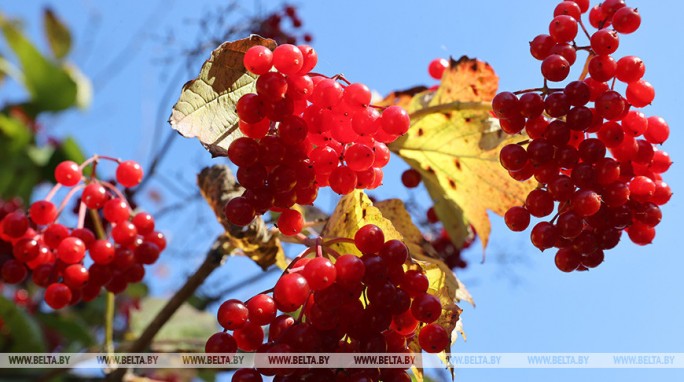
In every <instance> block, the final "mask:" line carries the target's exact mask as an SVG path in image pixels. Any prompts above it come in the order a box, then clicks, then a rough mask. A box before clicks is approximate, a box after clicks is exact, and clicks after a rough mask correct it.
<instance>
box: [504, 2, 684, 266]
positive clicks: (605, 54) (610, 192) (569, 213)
mask: <svg viewBox="0 0 684 382" xmlns="http://www.w3.org/2000/svg"><path fill="white" fill-rule="evenodd" d="M588 10H589V1H588V0H576V1H563V2H561V3H560V4H558V6H557V7H556V9H555V11H554V16H555V17H554V19H553V20H552V21H551V24H550V25H549V34H548V35H546V34H542V35H539V36H537V37H535V38H534V40H533V41H532V42H531V43H530V51H531V53H532V56H534V57H535V58H536V59H538V60H542V64H541V72H542V75H543V76H544V87H543V88H540V89H530V90H524V91H520V92H516V93H511V92H502V93H499V94H497V95H496V97H495V98H494V100H493V102H492V108H493V111H494V113H495V114H496V116H497V117H499V118H500V121H501V127H502V128H503V129H504V130H505V131H506V132H507V133H510V134H514V133H518V132H520V131H522V130H523V129H524V130H525V131H526V132H527V135H528V136H529V138H530V140H529V144H527V147H524V145H523V144H522V143H521V144H511V145H507V146H505V147H504V148H503V149H502V150H501V153H500V161H501V164H502V165H503V167H504V168H506V169H507V170H508V172H509V174H510V176H511V177H512V178H514V179H516V180H521V181H522V180H526V179H529V178H531V177H533V176H534V178H535V179H536V180H537V181H538V182H539V187H538V188H537V189H535V190H533V191H532V192H530V193H529V195H528V196H527V199H526V202H525V205H524V206H519V207H513V208H511V209H510V210H508V211H507V212H506V214H505V221H506V224H507V225H508V227H509V228H510V229H511V230H513V231H523V230H525V229H526V228H527V227H528V225H529V224H530V215H532V216H534V217H538V218H543V217H546V216H549V215H551V214H552V213H553V212H554V210H555V209H557V213H556V215H555V216H554V217H553V218H552V219H551V221H542V222H540V223H537V224H536V225H535V226H534V228H533V229H532V234H531V240H532V243H533V244H534V245H535V246H536V247H538V248H539V249H541V250H545V249H547V248H552V247H556V248H559V250H558V252H557V254H556V258H555V260H556V266H557V267H558V268H559V269H560V270H562V271H565V272H571V271H574V270H586V269H588V268H593V267H596V266H598V265H599V264H600V263H601V262H602V261H603V259H604V252H603V251H604V250H607V249H611V248H613V247H615V246H616V245H617V244H618V242H619V240H620V237H621V234H622V231H623V230H624V231H626V232H627V234H628V235H629V238H630V239H631V240H632V241H633V242H634V243H636V244H639V245H646V244H649V243H651V241H652V240H653V238H654V237H655V228H654V227H655V226H656V225H657V224H658V223H659V222H660V220H661V217H662V214H661V211H660V207H659V206H661V205H663V204H665V203H667V201H668V200H669V199H670V197H671V195H672V191H671V190H670V187H669V186H668V185H667V184H666V183H665V182H663V180H662V177H661V174H662V173H664V172H665V171H667V169H668V168H669V167H670V165H671V164H672V161H671V160H670V157H669V155H668V154H667V153H666V152H664V151H661V150H659V149H658V148H657V147H656V145H659V144H662V143H663V142H665V140H666V139H667V138H668V136H669V127H668V125H667V123H666V122H665V121H664V120H663V119H662V118H661V117H657V116H650V117H647V116H646V115H644V114H643V113H642V112H641V111H639V110H637V109H639V108H643V107H645V106H647V105H649V104H650V103H651V101H653V99H654V97H655V91H654V90H653V86H652V85H651V84H650V83H648V82H647V81H645V80H644V79H643V78H642V77H643V75H644V72H645V65H644V63H643V61H642V60H641V59H640V58H638V57H635V56H624V57H622V58H620V59H618V60H617V61H616V60H615V59H614V58H613V57H612V56H611V55H612V54H613V53H614V52H615V51H616V50H617V48H618V45H619V36H620V35H621V34H628V33H632V32H634V31H636V30H637V29H638V27H639V24H640V23H641V16H640V15H639V13H638V12H637V10H636V9H633V8H630V7H627V6H626V5H625V2H624V1H623V0H606V1H605V2H603V3H602V4H601V5H597V6H595V7H593V8H592V9H591V11H590V12H589V21H590V23H591V25H592V26H593V27H595V28H597V29H598V30H597V31H596V32H594V33H593V34H592V35H589V34H588V32H587V33H586V34H587V37H588V38H589V41H590V45H589V46H586V47H579V46H577V44H576V42H575V38H576V35H577V33H578V27H581V29H582V30H583V31H585V32H586V29H585V27H584V24H583V23H582V19H581V16H582V14H583V13H585V12H587V11H588ZM578 50H585V51H587V52H588V54H589V56H588V58H587V65H586V72H585V73H583V74H582V77H581V78H583V79H580V80H579V81H572V82H570V83H568V84H567V85H565V87H563V88H560V89H551V88H549V87H547V85H546V84H547V81H554V82H557V81H563V80H565V79H566V78H567V76H568V74H569V71H570V67H571V66H572V64H573V63H574V62H575V58H576V53H577V51H578ZM586 74H589V76H588V77H586V78H585V76H586ZM609 82H610V83H609ZM616 85H617V86H624V87H625V91H624V95H623V94H621V93H620V92H619V91H618V90H616V89H617V88H616ZM518 94H520V97H518Z"/></svg>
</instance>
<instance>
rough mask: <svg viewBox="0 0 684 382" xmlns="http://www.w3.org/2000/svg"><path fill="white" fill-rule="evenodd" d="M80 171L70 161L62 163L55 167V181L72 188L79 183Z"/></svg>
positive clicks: (76, 165)
mask: <svg viewBox="0 0 684 382" xmlns="http://www.w3.org/2000/svg"><path fill="white" fill-rule="evenodd" d="M82 176H83V175H82V174H81V169H79V168H78V164H76V163H75V162H72V161H64V162H62V163H60V164H58V165H57V167H55V180H56V181H57V183H59V184H61V185H62V186H66V187H73V186H75V185H77V184H78V182H80V181H81V177H82Z"/></svg>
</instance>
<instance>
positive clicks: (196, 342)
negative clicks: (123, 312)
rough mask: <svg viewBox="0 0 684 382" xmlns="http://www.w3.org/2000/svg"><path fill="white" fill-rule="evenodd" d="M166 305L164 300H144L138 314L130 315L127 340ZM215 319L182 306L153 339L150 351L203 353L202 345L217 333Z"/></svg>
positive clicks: (138, 334) (150, 298)
mask: <svg viewBox="0 0 684 382" xmlns="http://www.w3.org/2000/svg"><path fill="white" fill-rule="evenodd" d="M164 305H166V300H165V299H160V298H152V297H149V298H144V299H142V300H141V301H140V310H133V311H131V317H130V321H129V322H130V326H129V330H130V332H129V333H127V338H128V339H135V338H138V337H139V336H140V334H141V333H142V331H143V330H144V329H145V327H147V325H148V324H149V323H150V322H151V321H152V319H153V318H154V317H155V316H156V315H157V313H158V312H159V311H160V310H161V309H162V307H163V306H164ZM216 331H217V328H216V317H214V315H213V314H210V313H208V312H203V311H199V310H197V309H195V308H193V307H192V306H190V305H189V304H187V303H185V304H183V305H182V306H181V307H180V308H179V309H178V311H176V313H174V315H173V316H172V317H171V319H170V320H169V321H168V322H167V323H166V324H165V325H164V326H163V327H162V328H161V330H160V331H159V333H157V335H156V336H155V337H154V341H153V342H152V345H151V348H152V350H153V351H162V352H166V351H188V352H194V351H202V350H203V349H204V343H205V341H206V340H207V338H209V337H210V336H211V335H212V334H214V333H216Z"/></svg>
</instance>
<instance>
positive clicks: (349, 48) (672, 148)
mask: <svg viewBox="0 0 684 382" xmlns="http://www.w3.org/2000/svg"><path fill="white" fill-rule="evenodd" d="M245 3H247V2H245ZM267 3H271V2H266V1H264V2H263V4H262V6H264V7H265V4H267ZM273 3H275V2H273ZM273 3H271V4H273ZM48 4H51V5H52V6H53V7H54V8H55V10H56V12H57V13H58V14H59V15H61V16H62V17H63V18H64V19H65V20H66V21H67V23H68V24H70V25H71V26H72V28H73V31H74V34H75V39H76V40H75V44H76V50H75V51H74V53H73V55H72V60H73V61H74V62H75V64H76V65H78V66H79V67H81V68H82V69H83V70H84V71H85V73H86V74H87V75H89V76H90V77H91V78H95V79H96V86H97V84H98V82H99V83H102V82H101V81H103V80H104V79H107V82H106V86H105V87H103V88H97V87H96V88H95V99H94V103H93V105H92V107H91V108H90V109H89V110H87V111H84V112H80V111H75V112H70V113H68V114H67V115H64V116H61V117H59V118H48V119H46V120H45V121H44V122H45V125H46V126H47V127H48V129H50V131H51V132H54V133H55V134H57V135H61V134H74V135H76V136H78V137H79V138H80V139H81V141H82V142H83V144H84V146H85V147H86V149H87V150H88V151H89V152H90V153H94V152H97V153H101V154H109V155H113V156H121V157H129V158H133V159H138V160H140V161H141V162H142V163H147V162H148V161H149V151H150V147H156V146H157V145H159V144H160V142H159V140H160V139H161V138H160V137H158V136H155V135H154V134H155V127H157V128H158V129H159V130H161V131H165V130H166V129H168V126H167V125H165V124H164V120H165V118H166V117H167V116H168V114H169V112H170V106H171V105H172V102H173V101H174V99H175V97H176V95H177V94H178V92H179V91H180V86H181V85H182V83H184V82H185V81H187V80H189V79H190V78H191V77H190V76H191V75H194V74H195V73H197V72H198V71H199V64H196V65H195V66H194V67H193V68H191V70H190V72H187V71H183V72H181V73H180V75H179V76H178V77H175V78H172V77H174V74H175V73H174V72H175V71H176V68H177V65H174V64H172V65H169V64H163V63H161V62H160V59H162V58H166V57H169V56H170V54H171V52H177V51H178V49H179V47H181V46H191V44H192V41H193V40H192V37H190V38H189V37H188V36H194V35H195V34H196V31H197V29H196V24H194V23H193V22H191V21H190V20H197V19H198V18H199V17H201V15H202V14H203V13H204V12H205V11H207V10H210V9H212V7H215V6H217V5H222V4H223V2H218V1H201V2H186V1H152V0H150V1H145V2H141V1H137V2H133V1H128V0H126V1H117V2H112V3H104V2H94V1H87V0H72V1H69V2H58V1H17V0H10V1H5V2H4V4H3V5H2V6H1V7H0V9H1V10H2V11H3V12H5V13H6V14H8V15H12V16H18V17H21V18H23V19H24V20H25V21H26V27H27V28H28V31H29V32H30V33H31V34H32V35H33V36H36V38H38V39H39V40H40V41H41V43H42V42H43V41H44V40H43V39H42V35H40V23H39V22H38V20H39V18H38V15H39V12H40V10H41V9H42V7H43V6H44V5H48ZM160 4H163V6H162V5H160ZM418 4H420V5H418ZM555 4H556V2H552V1H541V0H536V1H532V0H524V1H518V2H500V1H489V2H475V1H426V2H420V3H418V2H415V1H375V2H369V1H356V0H353V1H344V2H341V1H338V2H328V1H325V2H324V1H308V2H307V1H301V2H300V3H298V5H299V10H300V14H301V17H302V19H303V20H304V25H305V29H306V30H307V31H309V32H311V33H312V34H313V35H314V39H315V40H314V47H315V48H316V49H317V51H318V54H319V58H320V61H319V68H318V71H320V72H322V73H326V74H335V73H340V72H342V73H344V74H345V76H346V77H347V78H349V79H351V80H353V81H361V82H364V83H366V84H368V85H369V86H371V87H372V88H374V89H376V90H378V91H379V92H380V93H387V92H389V91H391V90H394V89H402V88H408V87H410V86H413V85H418V84H426V83H431V80H430V79H429V77H428V75H427V71H426V68H427V64H428V62H429V61H430V60H431V59H433V58H435V57H447V56H449V55H451V56H454V57H456V58H458V57H460V56H461V55H468V56H471V57H477V58H479V59H482V60H485V61H488V62H489V63H490V64H491V65H492V66H493V67H494V69H495V70H496V72H497V74H498V75H499V77H500V88H501V89H502V90H518V89H524V88H530V87H537V86H540V85H541V84H542V83H541V75H540V73H539V63H538V61H536V60H534V59H533V58H532V57H531V56H530V55H529V53H528V44H527V43H528V41H529V40H531V39H532V38H533V37H534V36H536V35H537V34H540V33H546V31H547V27H548V23H549V22H550V20H551V18H552V14H553V8H554V6H555ZM628 4H629V5H630V6H634V7H638V9H639V11H640V13H641V14H642V25H641V28H640V30H639V31H637V32H636V33H634V34H631V35H628V36H624V37H623V36H621V41H620V49H619V50H618V53H617V55H630V54H633V55H638V56H640V57H641V58H643V59H644V61H645V63H646V68H647V69H646V75H645V78H646V79H647V80H648V81H649V82H651V83H652V84H653V85H654V86H655V89H656V99H655V101H654V102H653V104H652V106H649V107H648V108H647V109H645V112H646V113H647V114H649V115H660V116H662V117H664V118H665V119H666V120H667V121H668V123H669V125H670V127H671V136H670V139H669V141H668V142H667V143H666V144H665V146H664V149H665V150H666V151H668V152H670V154H671V156H672V157H673V159H674V161H675V165H674V166H673V167H672V169H671V170H670V171H669V173H667V174H666V177H665V180H666V181H667V182H668V183H669V184H670V185H671V187H672V189H673V190H674V191H675V197H674V198H673V199H672V200H671V202H670V203H669V204H668V205H667V206H666V207H665V208H664V209H663V214H664V220H663V222H662V223H661V224H660V225H659V226H658V230H657V236H656V239H655V243H654V244H653V245H650V246H647V247H638V246H635V245H633V244H631V243H630V242H628V240H627V239H623V242H622V243H621V244H620V245H619V246H618V247H617V248H616V249H614V250H611V251H610V252H608V253H607V254H606V261H605V263H604V264H602V265H601V266H600V267H598V268H597V269H595V270H592V271H591V272H583V273H572V274H564V273H561V272H559V271H558V270H556V269H555V266H554V264H553V255H552V254H551V253H540V252H539V251H538V250H536V249H535V248H533V247H532V245H531V244H530V243H529V239H528V236H527V235H528V234H529V232H527V233H524V234H513V233H510V232H508V231H507V229H506V228H505V226H504V225H503V223H502V220H501V219H500V218H498V217H493V225H494V227H493V235H492V238H491V243H492V244H491V246H490V247H489V248H488V249H487V254H488V260H487V261H486V262H485V263H484V264H481V263H480V262H479V258H480V250H479V249H478V248H475V249H473V250H472V251H469V252H467V253H466V255H465V256H466V257H467V260H469V263H470V265H469V267H468V269H467V270H465V271H463V272H459V273H458V276H459V277H460V278H461V279H462V280H463V281H464V282H465V283H466V285H468V286H469V288H470V291H471V293H472V294H473V296H474V298H475V301H476V302H477V308H472V307H470V306H463V308H464V312H463V320H464V326H465V330H466V333H467V334H468V342H467V343H465V344H464V343H463V342H462V341H461V340H460V339H459V342H458V343H457V344H456V345H455V346H454V347H453V351H454V352H684V345H682V340H684V327H683V326H682V322H684V306H683V305H682V297H681V296H682V292H683V291H684V287H682V284H681V280H682V277H681V270H682V269H684V252H683V251H682V250H681V247H679V245H680V242H679V239H680V238H679V237H678V234H679V229H678V228H677V226H678V225H679V224H681V223H682V216H683V214H684V211H682V207H681V204H680V201H679V198H678V197H677V193H678V190H681V189H682V187H684V185H683V184H682V176H681V175H682V174H681V168H680V166H678V165H677V162H678V153H679V152H682V144H683V142H684V141H683V140H684V137H683V136H682V133H681V131H680V128H679V126H681V125H682V124H683V122H684V118H683V117H682V113H681V104H682V102H683V101H684V100H683V99H682V95H681V94H682V84H683V81H682V80H681V70H680V67H681V62H682V60H683V59H684V57H683V56H682V55H683V54H684V53H682V50H681V49H680V48H681V47H680V44H679V40H678V39H679V38H680V36H683V35H684V23H682V22H681V14H682V11H684V5H682V4H681V3H680V2H675V1H658V2H653V1H645V0H642V1H628ZM236 17H237V16H236ZM169 31H172V32H173V34H174V35H175V37H176V40H174V41H173V42H171V43H164V42H163V41H164V39H163V38H162V37H164V36H167V35H168V32H169ZM43 45H44V44H43ZM127 45H129V46H131V47H132V49H131V50H130V52H135V54H134V55H133V56H131V57H129V58H127V59H128V60H130V63H127V64H126V65H125V66H123V67H122V69H121V70H120V71H117V72H116V73H114V74H113V75H112V76H110V75H109V73H107V72H106V68H112V67H111V66H110V64H111V63H112V62H118V65H121V64H122V61H115V57H116V55H117V54H118V53H119V52H121V51H122V49H124V48H125V47H126V46H127ZM583 57H584V56H582V55H581V54H580V55H578V61H579V60H581V59H582V58H583ZM110 77H111V78H110ZM172 79H173V81H171V80H172ZM170 81H171V85H170V86H172V87H173V88H174V89H176V90H175V91H172V92H171V95H172V96H171V98H170V99H164V96H165V95H166V93H165V92H166V87H167V86H169V82H170ZM9 89H10V90H11V89H12V88H9ZM3 91H4V90H3ZM8 94H10V93H9V92H8ZM12 94H14V93H12ZM3 97H4V95H3ZM160 103H161V110H162V112H161V119H160V118H159V117H158V108H159V107H160ZM170 150H172V151H171V152H170V153H169V156H168V158H167V160H166V162H165V164H164V174H165V177H166V178H169V179H170V180H169V181H171V182H173V183H174V184H175V185H176V186H177V187H180V188H182V189H184V190H189V189H190V186H189V185H190V184H191V183H192V182H193V179H194V173H195V171H196V170H197V169H199V168H200V167H201V166H203V165H206V164H208V163H211V161H210V160H209V158H208V154H206V153H205V152H204V151H203V149H201V147H200V145H199V144H198V142H196V141H190V140H184V139H178V140H177V141H176V142H174V144H173V146H172V147H171V148H170ZM217 161H220V160H217ZM215 162H216V161H215ZM215 162H214V163H215ZM405 167H406V166H405V165H404V164H403V163H402V162H401V161H400V160H399V159H398V158H393V159H392V164H391V165H390V167H389V169H388V170H387V171H386V176H385V179H386V182H385V186H384V189H383V190H382V194H381V195H382V196H387V197H400V198H406V197H409V196H410V194H409V192H408V191H407V190H406V189H405V188H403V187H401V186H399V174H400V172H401V171H402V170H403V169H404V168H405ZM167 182H168V181H167ZM154 187H156V188H159V189H162V190H168V188H164V186H163V185H161V184H160V183H157V184H156V185H155V186H154ZM171 194H173V192H169V191H165V192H164V195H165V198H166V199H165V203H173V202H174V201H177V200H178V199H179V198H178V196H173V195H171ZM176 194H178V193H176ZM378 194H379V195H380V192H378ZM413 196H414V197H415V198H417V199H418V200H419V201H421V202H422V203H423V204H426V203H427V202H426V201H425V196H424V193H423V191H414V192H413ZM320 202H321V206H322V207H323V208H329V207H330V206H332V205H334V198H332V197H331V196H329V195H324V197H323V198H322V199H321V201H320ZM150 209H151V210H155V208H154V205H151V208H150ZM198 223H201V224H198ZM161 224H162V226H163V227H164V228H166V229H168V230H169V231H170V232H173V233H174V234H173V235H172V237H171V239H172V240H171V242H172V243H174V238H175V239H176V241H175V243H174V244H172V245H173V248H174V251H172V252H173V253H171V254H170V255H169V257H170V260H169V261H168V262H167V263H166V265H162V266H160V267H158V268H157V270H156V271H155V272H152V276H150V277H151V278H153V279H154V280H151V281H152V284H153V286H154V288H153V290H154V291H155V293H158V294H162V295H163V294H168V293H170V292H171V291H172V290H173V287H174V286H177V285H178V284H179V282H180V280H182V277H183V275H185V274H187V272H188V269H191V268H192V267H194V265H193V264H195V263H196V264H199V262H200V261H201V259H202V254H203V253H204V251H205V250H206V248H207V247H208V246H209V244H210V241H211V238H212V236H213V235H215V234H216V233H217V232H218V227H217V225H216V224H214V222H213V221H211V217H210V216H209V215H207V211H206V209H203V207H202V205H201V203H200V204H193V205H191V206H190V207H189V208H188V209H187V210H185V211H183V213H182V214H176V215H170V216H168V218H166V219H163V220H162V222H161ZM188 227H192V228H193V229H190V230H189V229H188ZM174 235H175V237H174ZM677 248H680V249H677ZM180 264H184V266H182V267H181V266H179V265H180ZM257 272H258V269H257V268H256V267H255V266H253V265H252V264H250V263H249V262H248V261H247V260H244V259H231V260H230V262H229V266H226V267H225V269H222V270H221V271H220V272H219V275H216V277H212V279H211V280H210V281H209V284H208V285H209V287H210V288H212V287H214V286H215V285H223V284H221V283H222V282H223V281H222V280H223V279H227V280H229V284H231V283H235V282H239V280H242V279H243V278H245V277H249V276H250V275H252V274H255V273H257ZM273 281H274V278H273V277H270V278H266V279H265V280H263V281H261V282H259V283H258V284H257V285H254V286H253V287H250V288H244V289H242V290H240V291H237V292H235V293H234V294H233V295H232V296H234V297H241V298H245V297H249V296H250V295H251V293H255V292H256V291H258V290H262V289H264V287H265V286H266V287H267V285H269V284H271V285H272V283H273ZM457 378H458V380H461V381H483V380H487V381H523V380H524V381H546V380H549V379H552V380H554V381H576V380H577V379H583V380H587V381H591V380H613V379H615V380H618V379H619V380H622V381H642V380H645V379H648V380H663V381H666V380H682V379H683V378H684V370H472V369H471V370H459V371H457Z"/></svg>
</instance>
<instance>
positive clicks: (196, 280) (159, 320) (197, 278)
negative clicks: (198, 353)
mask: <svg viewBox="0 0 684 382" xmlns="http://www.w3.org/2000/svg"><path fill="white" fill-rule="evenodd" d="M224 243H225V242H224V240H222V239H221V238H219V239H217V240H216V241H215V242H214V244H213V245H212V247H211V250H209V253H207V257H206V258H205V259H204V262H202V264H201V265H200V266H199V268H197V270H196V271H195V273H194V274H193V275H192V276H190V277H189V278H188V280H187V281H186V282H185V284H184V285H183V286H182V287H181V288H180V289H179V290H178V291H176V293H175V294H174V295H173V297H171V299H169V300H168V301H167V302H166V305H164V307H163V308H162V309H161V310H160V311H159V313H157V315H156V316H155V317H154V319H152V321H151V322H150V323H149V324H148V325H147V327H146V328H145V330H143V332H142V334H140V337H138V339H136V340H135V342H133V344H131V346H130V347H128V348H127V349H123V350H126V351H127V352H129V353H141V352H143V351H144V350H146V349H147V348H148V347H149V346H150V344H151V343H152V340H153V339H154V337H155V336H156V335H157V333H158V332H159V330H160V329H161V328H162V327H163V326H164V324H166V323H167V322H168V321H169V319H171V317H172V316H173V314H174V313H176V311H177V310H178V308H180V307H181V305H183V303H184V302H185V301H187V300H188V299H189V298H190V297H191V296H192V295H193V294H194V293H195V291H196V290H197V288H199V286H200V285H202V283H203V282H204V280H206V279H207V277H209V275H210V274H211V273H212V272H214V270H216V268H218V267H219V266H220V265H221V264H222V263H223V262H224V259H225V258H226V257H227V255H228V254H229V253H230V252H231V250H232V248H228V249H226V248H225V246H224ZM126 370H127V369H124V368H120V369H117V370H114V371H112V372H111V373H110V374H109V375H107V381H116V382H119V381H121V380H122V378H123V377H124V375H125V374H126Z"/></svg>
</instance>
